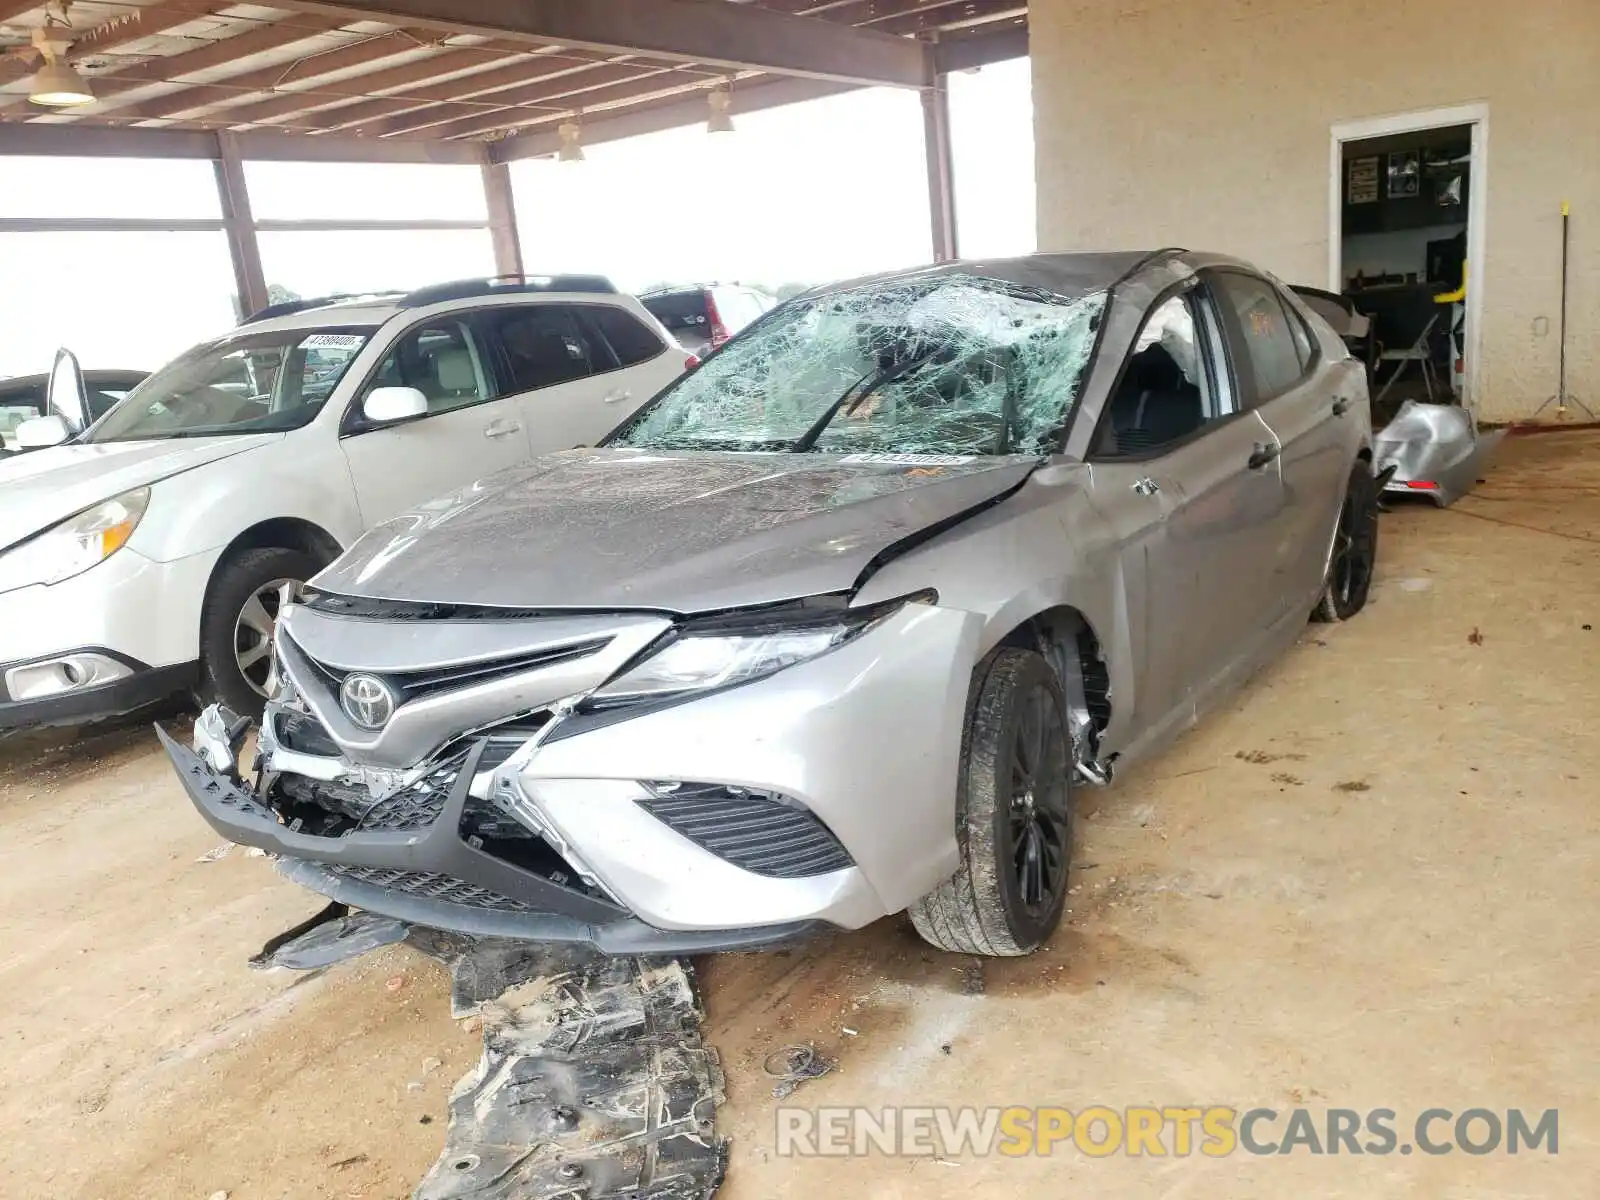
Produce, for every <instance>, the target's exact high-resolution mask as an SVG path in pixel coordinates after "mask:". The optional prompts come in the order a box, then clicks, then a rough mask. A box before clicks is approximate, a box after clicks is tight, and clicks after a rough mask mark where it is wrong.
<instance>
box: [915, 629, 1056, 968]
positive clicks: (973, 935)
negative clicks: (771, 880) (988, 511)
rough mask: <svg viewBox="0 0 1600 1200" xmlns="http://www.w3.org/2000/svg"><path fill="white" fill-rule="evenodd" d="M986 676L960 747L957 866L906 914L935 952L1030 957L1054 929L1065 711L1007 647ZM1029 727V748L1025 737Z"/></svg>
mask: <svg viewBox="0 0 1600 1200" xmlns="http://www.w3.org/2000/svg"><path fill="white" fill-rule="evenodd" d="M987 667H988V669H987V671H986V672H983V673H982V677H981V679H980V680H979V681H978V682H977V684H976V694H975V696H974V697H973V700H972V701H971V703H970V705H969V709H968V715H967V728H966V731H965V733H964V735H963V737H962V739H961V766H960V771H959V774H958V777H957V789H958V790H957V793H956V842H957V845H958V846H959V847H960V851H961V865H960V867H959V868H958V869H957V870H956V873H955V874H954V875H952V876H951V877H950V878H949V879H948V880H946V881H945V882H944V883H941V884H940V885H939V886H938V887H937V888H935V889H934V890H933V891H932V892H930V893H928V895H926V896H924V897H923V898H922V899H920V900H918V901H917V902H916V903H915V904H913V905H912V906H911V909H910V914H911V923H912V924H913V925H914V926H916V930H917V932H918V933H919V934H921V935H922V937H923V939H924V940H925V941H927V942H930V943H931V944H933V945H935V946H937V947H939V948H940V949H941V950H949V951H952V952H954V953H957V954H982V955H991V956H1014V955H1021V954H1028V953H1030V952H1031V951H1033V950H1034V949H1036V948H1037V947H1038V946H1039V945H1040V943H1042V942H1043V941H1045V939H1047V938H1048V937H1049V936H1050V935H1051V933H1053V932H1054V931H1055V928H1056V926H1057V925H1059V924H1060V923H1061V911H1062V907H1063V906H1064V904H1065V903H1066V897H1067V881H1068V873H1069V867H1070V864H1071V861H1072V812H1073V794H1072V768H1071V766H1070V763H1071V753H1070V750H1069V742H1068V738H1067V724H1066V702H1065V700H1064V699H1063V697H1062V694H1061V685H1060V683H1059V681H1058V680H1057V679H1056V676H1055V672H1054V671H1052V670H1051V669H1050V666H1049V664H1047V663H1046V662H1045V660H1044V659H1043V658H1041V657H1040V656H1039V655H1037V654H1034V653H1032V652H1031V651H1026V650H1016V649H1012V648H1010V647H1006V648H1003V649H1001V650H999V651H998V652H997V653H996V654H994V655H993V656H992V657H991V658H990V659H989V660H988V664H987ZM1034 721H1037V728H1038V731H1039V732H1038V737H1037V739H1036V740H1035V739H1034V738H1031V737H1030V736H1029V731H1030V730H1031V729H1033V728H1034V727H1035V725H1034ZM1029 743H1032V744H1033V745H1034V746H1035V747H1036V749H1035V750H1029V748H1028V744H1029ZM1019 747H1020V749H1021V751H1022V755H1021V759H1020V760H1019V759H1018V758H1017V757H1016V756H1017V754H1018V751H1019ZM1029 757H1032V758H1033V763H1032V764H1031V766H1030V765H1029V764H1028V763H1027V762H1026V760H1027V759H1028V758H1029ZM1030 778H1031V783H1028V782H1026V780H1028V779H1030ZM1024 788H1025V789H1026V790H1025V791H1024V790H1022V789H1024ZM1024 796H1025V797H1026V801H1025V802H1023V797H1024ZM1052 828H1053V840H1052V832H1051V829H1052ZM1030 846H1031V850H1030ZM1023 863H1030V864H1032V863H1038V864H1040V865H1041V866H1042V868H1043V869H1042V871H1039V872H1037V873H1036V874H1035V875H1034V876H1033V877H1032V881H1035V882H1036V883H1037V886H1032V883H1031V882H1030V884H1028V885H1025V883H1024V876H1023V870H1022V864H1023ZM1030 892H1031V893H1032V900H1031V902H1030V896H1029V893H1030Z"/></svg>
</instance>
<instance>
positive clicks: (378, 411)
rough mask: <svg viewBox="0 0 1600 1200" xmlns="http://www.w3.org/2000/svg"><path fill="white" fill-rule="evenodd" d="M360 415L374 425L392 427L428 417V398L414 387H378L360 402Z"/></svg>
mask: <svg viewBox="0 0 1600 1200" xmlns="http://www.w3.org/2000/svg"><path fill="white" fill-rule="evenodd" d="M361 415H362V416H364V417H366V419H367V420H369V421H371V422H372V423H373V424H374V425H393V424H394V423H395V422H396V421H409V420H411V419H412V418H413V417H425V416H427V415H428V398H427V397H426V396H424V395H423V394H422V393H421V392H420V391H418V390H417V389H416V388H414V387H378V388H373V389H372V390H371V391H370V392H368V393H367V398H366V399H365V400H364V401H362V404H361Z"/></svg>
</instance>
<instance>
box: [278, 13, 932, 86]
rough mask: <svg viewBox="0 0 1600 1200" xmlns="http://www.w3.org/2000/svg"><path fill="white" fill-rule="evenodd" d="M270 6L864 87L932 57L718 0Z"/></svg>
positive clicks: (909, 80)
mask: <svg viewBox="0 0 1600 1200" xmlns="http://www.w3.org/2000/svg"><path fill="white" fill-rule="evenodd" d="M275 7H279V8H286V9H291V10H294V11H301V12H314V13H324V14H330V15H333V16H337V17H340V18H341V19H343V20H345V21H363V20H365V21H384V22H387V23H389V24H396V25H407V26H413V25H430V26H433V27H436V28H440V29H447V30H450V31H451V32H455V33H478V34H485V35H488V36H491V37H512V38H519V39H526V40H528V41H532V42H539V43H557V44H559V45H562V46H576V47H579V48H582V49H588V50H599V51H603V52H605V53H608V54H640V55H645V56H647V57H650V58H655V59H663V60H666V61H669V62H691V63H705V64H709V65H712V66H716V67H723V68H727V69H731V70H757V71H771V72H774V73H777V74H782V75H799V76H804V77H809V78H813V79H827V80H835V81H839V82H844V83H854V84H863V85H878V84H886V85H889V86H892V87H921V86H922V85H923V83H924V81H925V80H926V78H927V61H928V58H929V55H930V50H929V48H928V47H927V46H926V45H925V44H924V43H922V42H918V41H915V40H913V39H911V38H903V37H896V36H894V35H892V34H886V33H879V32H877V31H874V30H867V29H855V28H852V27H849V26H844V25H836V24H832V23H830V22H827V21H815V20H807V19H806V18H804V17H793V16H789V15H787V14H784V13H775V12H770V11H768V10H765V9H762V8H758V7H756V6H755V5H753V4H728V3H723V2H721V0H356V2H347V3H341V2H338V0H275Z"/></svg>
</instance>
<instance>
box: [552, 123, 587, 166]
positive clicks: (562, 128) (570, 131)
mask: <svg viewBox="0 0 1600 1200" xmlns="http://www.w3.org/2000/svg"><path fill="white" fill-rule="evenodd" d="M556 135H557V136H558V137H560V139H561V149H559V150H557V151H556V161H558V162H582V161H583V127H582V126H581V125H579V124H578V118H577V117H568V118H567V119H566V120H565V121H563V122H561V124H560V125H557V126H556Z"/></svg>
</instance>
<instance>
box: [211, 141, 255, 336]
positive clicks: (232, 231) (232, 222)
mask: <svg viewBox="0 0 1600 1200" xmlns="http://www.w3.org/2000/svg"><path fill="white" fill-rule="evenodd" d="M216 138H217V157H216V161H215V163H213V166H214V167H215V168H216V172H217V199H218V200H220V201H221V202H222V227H223V232H224V233H226V234H227V236H228V257H229V258H231V259H232V260H233V289H234V294H235V295H236V296H238V297H239V316H240V318H241V319H242V318H244V317H248V316H249V315H250V314H251V313H253V312H256V311H257V310H258V309H262V308H265V307H266V306H267V277H266V275H265V274H264V273H263V272H262V270H261V247H260V246H259V245H258V244H257V243H256V223H255V218H254V217H253V216H252V215H251V212H250V190H249V189H248V188H247V187H245V183H244V163H243V162H241V161H240V159H239V143H238V139H237V138H235V137H234V136H233V135H232V134H231V133H219V134H217V135H216Z"/></svg>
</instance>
